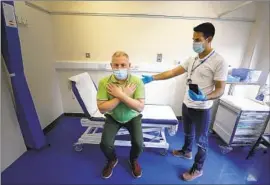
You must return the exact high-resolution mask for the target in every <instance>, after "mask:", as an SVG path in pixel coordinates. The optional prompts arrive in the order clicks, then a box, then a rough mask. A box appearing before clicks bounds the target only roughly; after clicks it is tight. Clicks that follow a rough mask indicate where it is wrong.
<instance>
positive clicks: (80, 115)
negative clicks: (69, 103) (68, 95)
mask: <svg viewBox="0 0 270 185" xmlns="http://www.w3.org/2000/svg"><path fill="white" fill-rule="evenodd" d="M64 115H65V116H68V117H79V118H81V117H86V116H85V114H84V113H64Z"/></svg>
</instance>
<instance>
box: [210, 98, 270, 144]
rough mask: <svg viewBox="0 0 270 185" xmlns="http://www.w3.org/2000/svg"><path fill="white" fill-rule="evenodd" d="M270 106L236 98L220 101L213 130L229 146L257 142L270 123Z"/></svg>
mask: <svg viewBox="0 0 270 185" xmlns="http://www.w3.org/2000/svg"><path fill="white" fill-rule="evenodd" d="M269 113H270V111H269V106H267V105H262V104H260V103H258V102H256V101H254V100H251V99H247V98H240V97H234V96H224V97H222V98H221V99H220V101H219V105H218V108H217V113H216V116H215V121H214V124H213V130H214V131H215V132H216V134H217V135H219V137H220V138H221V139H222V140H223V141H224V142H225V143H226V144H227V145H228V146H241V145H242V146H244V145H250V144H253V143H254V142H256V140H257V139H258V137H259V136H260V135H261V134H262V133H263V132H264V131H265V129H266V126H267V123H268V122H269Z"/></svg>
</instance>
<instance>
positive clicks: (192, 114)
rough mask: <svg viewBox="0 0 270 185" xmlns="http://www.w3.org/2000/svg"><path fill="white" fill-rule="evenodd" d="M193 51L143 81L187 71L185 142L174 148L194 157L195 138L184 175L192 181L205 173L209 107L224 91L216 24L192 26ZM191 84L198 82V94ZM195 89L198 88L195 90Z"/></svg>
mask: <svg viewBox="0 0 270 185" xmlns="http://www.w3.org/2000/svg"><path fill="white" fill-rule="evenodd" d="M193 31H194V33H193V50H194V51H195V52H196V53H198V55H197V56H196V57H192V58H189V59H188V60H187V61H185V62H184V63H183V64H181V65H180V66H178V67H176V68H174V69H172V70H169V71H165V72H163V73H160V74H157V75H153V76H146V75H143V78H142V80H143V82H144V83H145V84H146V83H149V82H151V81H154V80H165V79H169V78H173V77H176V76H178V75H181V74H184V73H186V72H187V80H186V84H183V87H185V88H186V92H185V96H184V102H183V105H182V117H183V128H184V134H185V142H184V145H183V147H182V148H181V149H178V150H173V155H174V156H176V157H182V158H185V159H192V143H193V139H194V137H195V139H196V143H197V145H198V151H197V153H196V156H195V161H194V163H193V166H192V167H191V168H190V169H189V170H188V171H187V172H185V173H184V174H183V175H182V178H183V179H184V180H187V181H190V180H193V179H195V178H197V177H200V176H202V174H203V164H204V161H205V159H206V153H207V147H208V129H209V125H210V109H211V107H212V104H213V100H214V99H217V98H219V97H221V96H222V95H223V93H224V89H225V85H226V80H227V74H228V64H227V63H226V62H225V61H224V59H223V57H222V56H220V55H219V54H218V53H217V52H216V51H215V50H214V49H213V48H212V47H211V42H212V40H213V37H214V35H215V27H214V26H213V24H211V23H208V22H206V23H202V24H200V25H198V26H196V27H195V28H194V29H193ZM189 84H195V85H198V92H197V93H195V92H194V91H192V90H191V89H190V88H189ZM195 90H196V89H195Z"/></svg>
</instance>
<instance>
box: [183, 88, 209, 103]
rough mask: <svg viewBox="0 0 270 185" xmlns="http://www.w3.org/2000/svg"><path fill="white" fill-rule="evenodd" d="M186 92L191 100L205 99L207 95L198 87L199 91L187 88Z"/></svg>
mask: <svg viewBox="0 0 270 185" xmlns="http://www.w3.org/2000/svg"><path fill="white" fill-rule="evenodd" d="M188 94H189V97H190V98H191V99H192V100H193V101H206V100H207V97H206V96H205V95H204V94H203V92H202V91H201V90H200V89H199V93H198V94H196V93H195V92H193V91H192V90H190V89H189V90H188Z"/></svg>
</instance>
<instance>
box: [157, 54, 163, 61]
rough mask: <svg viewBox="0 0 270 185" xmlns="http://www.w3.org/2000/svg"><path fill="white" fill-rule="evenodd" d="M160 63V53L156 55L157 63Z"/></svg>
mask: <svg viewBox="0 0 270 185" xmlns="http://www.w3.org/2000/svg"><path fill="white" fill-rule="evenodd" d="M161 61H162V53H158V54H157V62H161Z"/></svg>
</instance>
